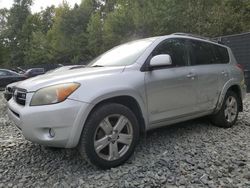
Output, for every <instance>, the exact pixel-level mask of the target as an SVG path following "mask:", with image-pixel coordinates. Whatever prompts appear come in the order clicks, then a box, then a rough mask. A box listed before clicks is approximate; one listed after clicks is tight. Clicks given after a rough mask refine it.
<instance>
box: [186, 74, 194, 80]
mask: <svg viewBox="0 0 250 188" xmlns="http://www.w3.org/2000/svg"><path fill="white" fill-rule="evenodd" d="M195 76H196V75H195V74H194V73H189V74H188V75H187V78H191V79H192V80H193V79H194V78H195Z"/></svg>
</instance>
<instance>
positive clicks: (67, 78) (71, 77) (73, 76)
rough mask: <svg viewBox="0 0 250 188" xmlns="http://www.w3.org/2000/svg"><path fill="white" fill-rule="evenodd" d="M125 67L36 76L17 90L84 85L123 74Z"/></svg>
mask: <svg viewBox="0 0 250 188" xmlns="http://www.w3.org/2000/svg"><path fill="white" fill-rule="evenodd" d="M123 70H124V67H87V68H82V69H74V70H66V71H63V72H55V73H49V74H44V75H40V76H36V77H33V78H30V79H27V80H25V81H22V82H20V83H18V84H17V85H16V87H17V88H21V89H26V90H27V92H34V91H37V90H38V89H40V88H43V87H47V86H51V85H55V84H61V83H69V82H79V83H82V82H84V81H87V80H89V79H100V78H101V77H104V76H110V75H112V74H118V73H121V72H122V71H123Z"/></svg>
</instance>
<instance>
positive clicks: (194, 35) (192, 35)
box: [172, 33, 222, 44]
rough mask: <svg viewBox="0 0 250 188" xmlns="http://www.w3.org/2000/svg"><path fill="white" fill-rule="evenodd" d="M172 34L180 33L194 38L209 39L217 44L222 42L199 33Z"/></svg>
mask: <svg viewBox="0 0 250 188" xmlns="http://www.w3.org/2000/svg"><path fill="white" fill-rule="evenodd" d="M172 35H182V36H188V37H194V38H198V39H203V40H208V41H211V42H216V43H218V44H222V42H221V41H218V40H215V39H211V38H209V37H203V36H200V35H196V34H192V33H173V34H172Z"/></svg>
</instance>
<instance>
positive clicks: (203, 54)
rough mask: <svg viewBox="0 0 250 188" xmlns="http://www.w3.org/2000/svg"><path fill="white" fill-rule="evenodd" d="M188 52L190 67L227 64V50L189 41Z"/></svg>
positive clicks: (205, 43) (209, 44)
mask: <svg viewBox="0 0 250 188" xmlns="http://www.w3.org/2000/svg"><path fill="white" fill-rule="evenodd" d="M190 52H191V53H190V59H191V65H209V64H226V63H228V62H229V55H228V51H227V49H226V48H225V47H222V46H218V45H215V44H211V43H207V42H202V41H198V40H197V41H196V40H191V41H190Z"/></svg>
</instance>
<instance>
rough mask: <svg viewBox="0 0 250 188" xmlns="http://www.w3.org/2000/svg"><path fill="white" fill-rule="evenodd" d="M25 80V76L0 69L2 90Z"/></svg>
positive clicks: (0, 86)
mask: <svg viewBox="0 0 250 188" xmlns="http://www.w3.org/2000/svg"><path fill="white" fill-rule="evenodd" d="M25 79H27V76H25V75H22V74H19V73H17V72H14V71H11V70H8V69H0V88H2V89H3V88H5V87H6V86H7V85H8V84H11V83H13V82H18V81H21V80H25Z"/></svg>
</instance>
